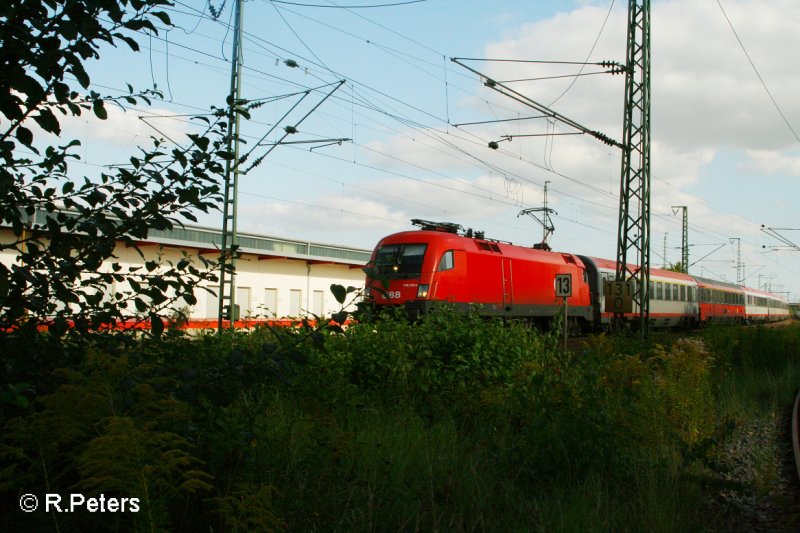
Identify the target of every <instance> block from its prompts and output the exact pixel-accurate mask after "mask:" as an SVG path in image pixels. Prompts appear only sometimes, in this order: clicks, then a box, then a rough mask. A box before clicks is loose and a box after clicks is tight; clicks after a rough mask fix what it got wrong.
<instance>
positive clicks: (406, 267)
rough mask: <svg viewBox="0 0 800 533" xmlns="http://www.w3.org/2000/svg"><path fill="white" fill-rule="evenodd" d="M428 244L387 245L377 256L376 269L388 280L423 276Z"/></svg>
mask: <svg viewBox="0 0 800 533" xmlns="http://www.w3.org/2000/svg"><path fill="white" fill-rule="evenodd" d="M427 246H428V245H427V244H387V245H384V246H381V247H380V248H379V249H378V253H377V254H376V255H375V269H376V270H377V271H378V274H379V275H380V276H383V277H385V278H387V279H412V278H418V277H419V276H420V275H421V274H422V261H423V259H425V250H426V248H427Z"/></svg>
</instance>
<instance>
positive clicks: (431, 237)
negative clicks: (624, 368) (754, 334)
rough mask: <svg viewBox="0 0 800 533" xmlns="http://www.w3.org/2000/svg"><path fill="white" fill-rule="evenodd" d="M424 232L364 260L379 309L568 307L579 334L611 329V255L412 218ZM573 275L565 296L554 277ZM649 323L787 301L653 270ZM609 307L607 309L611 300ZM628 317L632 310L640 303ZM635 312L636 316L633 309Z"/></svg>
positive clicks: (769, 309)
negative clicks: (530, 244)
mask: <svg viewBox="0 0 800 533" xmlns="http://www.w3.org/2000/svg"><path fill="white" fill-rule="evenodd" d="M412 223H413V224H414V225H416V226H419V228H420V229H418V230H412V231H403V232H400V233H395V234H393V235H389V236H387V237H385V238H383V239H381V241H380V242H379V243H378V244H377V246H376V247H375V250H374V251H373V253H372V257H371V260H370V269H368V270H370V272H369V273H368V276H367V280H366V285H365V295H366V299H367V301H368V302H370V303H371V304H372V305H373V306H375V307H376V308H377V309H380V308H385V307H390V306H394V307H397V306H402V307H404V308H405V310H406V311H407V312H408V315H409V316H410V317H412V318H414V317H418V316H420V315H422V314H424V313H426V312H428V311H430V310H431V309H432V308H433V307H435V306H437V305H441V304H449V305H451V306H453V307H455V308H456V309H460V310H464V311H467V310H471V309H474V310H476V311H477V312H478V313H479V314H481V315H486V316H497V317H508V318H520V319H526V320H529V321H531V322H537V323H542V324H547V323H549V322H550V321H551V320H552V319H553V318H554V317H555V316H557V315H559V314H560V313H564V311H565V310H566V316H567V317H568V320H569V321H570V327H571V328H572V329H573V330H576V331H578V330H579V331H596V330H602V329H605V328H607V327H608V326H609V325H610V323H611V321H612V319H613V317H614V313H613V312H611V311H608V310H607V306H606V297H607V296H606V291H607V290H608V289H607V288H608V287H611V286H612V284H611V282H612V281H613V280H614V279H615V276H616V261H610V260H608V259H601V258H597V257H589V256H585V255H576V254H570V253H561V252H555V251H552V250H550V249H549V247H548V246H546V245H544V246H542V245H536V246H534V247H524V246H518V245H514V244H511V243H508V242H502V241H498V240H493V239H488V238H486V237H485V235H484V234H483V233H482V232H473V231H472V230H465V229H464V228H463V227H462V226H460V225H459V224H454V223H448V222H431V221H426V220H418V219H415V220H412ZM565 278H566V279H567V280H568V281H569V287H568V289H569V297H568V298H566V302H565V301H564V298H562V297H561V296H559V294H563V293H564V291H563V289H564V287H562V288H561V290H559V287H557V281H559V280H564V279H565ZM649 294H650V313H649V316H650V325H651V326H652V327H659V328H668V327H696V326H700V325H706V324H709V323H724V322H740V323H750V322H758V321H777V320H783V319H785V318H788V317H789V306H788V303H787V301H786V299H785V298H782V297H780V296H777V295H774V294H770V293H768V292H764V291H761V290H757V289H751V288H748V287H744V286H739V285H736V284H733V283H728V282H725V281H718V280H713V279H708V278H703V277H698V276H692V275H689V274H684V273H681V272H674V271H670V270H663V269H658V268H651V269H650V282H649ZM612 307H613V306H612ZM632 311H633V312H631V313H627V316H629V317H633V316H638V311H637V310H636V309H633V310H632ZM634 313H635V315H634Z"/></svg>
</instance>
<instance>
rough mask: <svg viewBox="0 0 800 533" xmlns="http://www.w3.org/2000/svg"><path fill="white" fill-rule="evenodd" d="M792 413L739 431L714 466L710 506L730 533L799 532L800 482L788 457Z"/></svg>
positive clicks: (789, 456)
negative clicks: (716, 485)
mask: <svg viewBox="0 0 800 533" xmlns="http://www.w3.org/2000/svg"><path fill="white" fill-rule="evenodd" d="M790 419H791V408H789V409H788V410H787V411H786V412H784V413H775V414H774V415H773V416H771V417H768V418H764V419H760V420H757V421H756V422H753V423H752V424H751V425H749V426H747V427H738V428H736V429H735V430H734V432H733V433H732V434H731V435H730V436H729V437H728V439H727V440H726V443H725V445H724V447H723V453H721V457H720V459H719V460H718V462H717V464H716V465H715V470H716V471H717V473H718V476H719V479H718V481H719V486H720V488H719V490H718V491H717V493H716V495H715V496H716V498H715V502H714V507H715V508H716V510H717V511H718V512H719V513H720V514H721V515H722V516H723V517H724V520H723V522H722V524H721V527H720V531H724V532H730V533H745V532H746V533H761V532H764V533H767V532H769V533H784V532H785V533H789V532H793V533H796V532H800V483H799V482H798V475H797V469H796V467H795V463H794V456H793V454H792V444H791V442H792V438H791V424H790Z"/></svg>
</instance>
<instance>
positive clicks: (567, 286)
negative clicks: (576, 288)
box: [556, 274, 572, 298]
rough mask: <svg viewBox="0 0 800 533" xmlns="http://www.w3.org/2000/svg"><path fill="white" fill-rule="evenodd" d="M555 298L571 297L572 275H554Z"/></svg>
mask: <svg viewBox="0 0 800 533" xmlns="http://www.w3.org/2000/svg"><path fill="white" fill-rule="evenodd" d="M556 296H558V297H559V298H566V297H568V296H572V274H556Z"/></svg>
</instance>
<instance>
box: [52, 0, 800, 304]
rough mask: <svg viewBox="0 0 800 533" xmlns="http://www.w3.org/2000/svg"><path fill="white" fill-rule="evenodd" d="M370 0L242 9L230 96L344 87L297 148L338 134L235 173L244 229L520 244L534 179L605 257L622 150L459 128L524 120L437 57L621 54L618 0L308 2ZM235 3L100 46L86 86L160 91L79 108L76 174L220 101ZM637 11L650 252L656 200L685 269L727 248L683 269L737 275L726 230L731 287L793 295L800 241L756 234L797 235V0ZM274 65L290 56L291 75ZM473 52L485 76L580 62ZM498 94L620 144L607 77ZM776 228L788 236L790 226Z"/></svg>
mask: <svg viewBox="0 0 800 533" xmlns="http://www.w3.org/2000/svg"><path fill="white" fill-rule="evenodd" d="M382 3H391V2H382V1H380V0H372V1H368V0H349V1H345V0H334V1H331V0H308V1H304V0H299V1H298V2H296V4H306V5H294V4H290V3H288V2H287V3H280V2H270V1H268V0H251V1H247V2H245V3H244V19H245V22H244V31H245V39H244V63H245V69H244V72H243V97H245V98H249V99H257V98H270V97H276V96H280V95H285V94H289V93H296V92H298V91H305V90H307V89H310V88H315V87H320V86H323V85H327V84H330V83H334V82H336V81H338V80H345V82H346V83H345V85H344V86H343V87H342V88H341V89H339V90H338V91H337V92H336V93H335V94H334V95H333V96H332V97H331V98H330V99H329V100H327V101H326V102H325V103H324V104H322V105H321V106H320V107H319V109H318V110H317V111H315V112H314V113H313V114H312V115H311V116H310V117H309V118H308V119H307V120H306V121H305V122H303V123H302V124H301V125H300V126H299V127H298V129H299V133H298V134H296V135H293V136H291V137H290V139H291V140H297V141H300V140H303V141H305V140H313V139H326V138H350V139H352V141H347V142H344V143H342V145H341V146H339V145H332V146H324V147H322V146H320V147H318V148H314V149H313V150H309V148H311V147H312V146H314V145H307V144H296V145H291V146H280V147H278V148H276V149H275V150H274V151H273V152H272V153H271V154H270V155H269V156H268V157H267V159H266V160H265V161H264V163H263V164H262V165H261V166H260V167H258V168H256V169H254V170H253V171H252V172H250V173H249V174H247V175H245V176H243V177H242V179H241V182H240V197H239V201H240V203H239V228H240V231H249V232H256V233H261V234H267V235H273V236H285V237H291V238H294V239H308V240H312V241H321V242H326V243H332V244H341V245H346V246H355V247H361V248H371V247H372V246H373V245H374V244H375V243H376V242H377V240H378V239H379V238H380V237H382V236H384V235H386V234H388V233H392V232H395V231H401V230H404V229H409V228H410V223H409V220H410V219H411V218H423V219H432V220H444V221H451V222H458V223H460V224H462V225H464V226H467V227H472V228H475V229H482V230H485V231H486V234H487V236H490V237H494V238H497V239H501V240H509V241H513V242H516V243H519V244H531V243H532V242H535V241H536V240H538V238H539V237H540V235H541V230H540V228H538V227H537V226H536V225H535V223H534V222H533V221H532V220H531V219H530V218H524V217H522V218H518V217H517V214H518V212H519V211H520V209H522V208H525V207H538V206H541V204H542V187H543V185H544V183H545V182H546V181H547V182H549V184H548V187H549V205H550V207H552V208H554V209H555V210H556V211H557V212H558V215H557V216H554V217H553V220H554V223H555V227H556V231H555V233H554V235H553V237H552V238H551V244H552V245H553V247H554V248H555V249H558V250H564V251H570V252H575V253H582V254H589V255H596V256H601V257H614V254H615V247H616V216H617V208H618V198H617V194H618V191H619V175H620V161H619V154H618V153H617V152H616V151H615V150H614V149H613V148H609V147H608V146H606V145H603V144H602V143H599V142H597V141H595V140H593V139H591V138H589V137H587V136H576V135H559V136H552V137H525V136H526V135H535V134H541V133H548V132H556V133H571V132H572V130H570V129H569V128H568V127H566V126H564V125H563V124H560V123H555V124H552V123H548V122H547V121H546V120H543V119H526V120H514V121H508V122H501V123H495V124H481V125H468V126H457V125H458V124H463V123H469V122H479V121H489V120H496V119H512V118H515V119H522V118H525V117H530V116H531V115H532V114H533V113H532V111H531V110H530V109H527V108H525V107H523V106H521V105H520V104H518V103H516V102H514V101H512V100H510V99H508V98H506V97H504V96H502V95H498V94H497V93H495V92H493V91H490V90H489V89H487V88H485V87H483V86H482V84H481V83H480V80H479V79H478V77H477V76H475V75H473V74H471V73H470V72H469V71H467V70H466V69H464V68H462V67H460V66H459V65H457V64H455V63H452V62H451V61H450V58H451V57H466V58H496V59H524V60H550V61H575V62H582V61H585V60H587V58H588V60H589V61H590V62H597V61H602V60H613V61H618V62H624V60H625V36H626V27H625V24H626V15H627V2H620V1H617V2H613V3H612V2H611V1H610V0H608V1H606V0H603V1H599V0H598V1H588V0H586V1H531V0H527V1H508V0H507V1H488V0H487V1H484V0H480V1H479V0H468V1H456V0H427V1H424V2H416V3H411V4H406V5H397V6H392V7H375V8H365V9H356V8H341V7H338V8H323V7H313V6H319V5H329V6H333V5H338V6H357V5H361V6H364V5H375V4H382ZM223 4H224V6H223ZM233 4H234V2H233V0H227V1H226V2H222V0H216V1H214V2H212V5H213V6H214V8H215V11H217V10H220V9H221V11H220V16H219V17H218V19H216V20H214V18H213V17H212V16H211V15H210V10H209V7H208V3H207V2H203V1H200V0H181V2H176V4H175V7H174V8H172V9H170V15H171V16H172V18H173V22H174V23H175V25H176V28H173V29H171V30H169V31H166V30H163V31H161V32H160V34H159V35H158V36H153V37H152V38H150V37H149V36H147V35H141V36H140V37H139V38H138V41H139V43H140V44H141V46H142V51H141V52H140V53H138V54H133V53H131V52H129V51H128V50H126V49H124V48H120V49H116V50H114V49H104V50H103V51H102V58H101V59H100V60H99V61H98V62H96V63H95V64H93V65H91V68H90V73H91V75H92V81H93V82H94V83H95V84H96V85H95V87H93V88H94V89H95V90H97V91H98V92H101V93H103V94H115V93H116V91H117V90H120V89H124V87H125V84H126V83H131V84H132V85H133V86H135V87H137V88H140V89H144V88H149V87H152V86H153V83H154V82H155V83H156V84H157V86H158V88H159V89H161V90H163V91H164V93H165V98H164V100H163V101H155V102H154V104H153V107H152V108H149V109H148V108H144V107H142V108H136V109H129V110H128V111H127V112H125V113H122V112H117V111H114V112H113V113H112V114H111V117H110V120H109V121H107V122H106V123H98V122H96V121H94V120H92V119H91V118H90V117H82V119H81V120H75V121H72V122H70V124H69V125H68V126H67V129H66V134H67V135H73V136H75V137H77V138H79V139H81V141H82V142H83V144H84V147H85V148H84V149H83V153H82V155H83V156H84V157H85V161H86V163H90V164H89V165H80V166H76V167H75V170H76V171H78V172H82V173H86V174H92V173H96V172H97V167H95V166H93V165H96V164H109V163H121V162H124V161H125V160H126V159H127V157H128V156H129V155H130V154H131V153H132V151H133V150H134V149H135V147H136V146H137V145H138V144H143V143H144V142H145V141H146V140H147V137H148V136H149V135H157V133H156V132H155V131H154V130H152V129H150V128H148V127H147V125H146V124H145V123H144V122H143V121H141V120H139V119H138V116H140V115H142V116H147V115H151V116H152V115H160V117H159V118H154V119H151V120H150V122H152V123H153V124H156V125H158V128H159V129H160V130H161V131H162V132H164V133H166V134H168V135H170V137H172V138H175V139H179V137H180V136H181V135H184V134H185V133H186V132H188V131H190V130H191V126H189V125H188V124H186V122H185V121H184V120H183V119H182V118H178V117H175V116H174V115H180V114H185V113H192V112H202V111H203V110H208V109H209V108H210V107H211V106H222V105H224V98H225V95H226V93H227V91H228V87H229V71H230V63H229V59H230V56H231V40H232V32H231V30H230V27H229V26H228V24H229V21H230V16H231V10H232V7H233ZM652 6H653V8H652V36H653V43H652V76H653V77H652V117H653V125H652V139H653V149H652V165H653V180H652V194H653V195H652V212H653V220H652V237H651V238H652V244H653V254H652V263H653V264H658V265H661V264H662V263H663V262H664V261H665V259H664V257H663V255H664V235H665V234H666V243H667V246H666V250H667V254H666V261H667V262H676V261H678V260H679V259H680V251H679V250H678V249H677V247H678V246H679V245H680V235H681V227H680V217H678V216H675V215H673V213H672V209H671V207H672V206H673V205H687V206H688V207H689V224H690V229H689V240H690V243H692V244H693V246H692V248H691V251H690V264H691V263H693V262H694V261H696V260H698V259H700V258H701V257H703V256H704V255H706V254H707V253H709V252H712V251H713V250H714V249H715V248H717V247H719V246H721V245H724V246H722V247H721V248H719V249H718V250H717V251H716V252H714V253H712V254H711V255H710V256H709V257H708V258H707V259H705V260H703V261H701V262H698V263H696V264H694V265H692V266H691V268H690V272H691V273H693V274H698V275H705V276H709V277H717V278H724V279H727V280H729V281H735V280H736V265H735V259H736V245H735V244H731V243H730V240H729V239H730V238H733V237H739V238H740V239H741V246H742V249H741V253H742V258H743V261H744V263H745V274H746V275H747V276H748V277H747V280H746V284H747V285H749V286H757V285H759V283H760V284H761V285H765V284H767V283H771V288H772V290H773V291H788V292H790V293H791V298H792V299H793V300H800V252H783V251H775V250H773V249H772V248H773V247H774V246H776V245H778V244H779V243H778V242H777V241H776V240H775V239H772V238H770V237H769V236H767V235H766V234H764V233H763V232H762V231H761V225H762V224H765V225H766V226H768V227H774V228H800V221H798V216H797V212H798V210H797V199H798V192H800V186H798V177H800V141H799V140H798V138H797V135H796V133H795V132H797V131H800V100H798V98H797V96H796V95H797V94H800V76H799V75H798V74H799V73H798V70H800V31H798V28H800V3H798V2H796V0H758V1H741V0H720V1H719V2H717V1H715V0H709V1H707V2H697V1H696V0H672V1H666V0H665V1H658V0H654V1H653V3H652ZM723 10H724V13H723ZM726 15H727V19H726ZM728 20H729V21H730V23H731V24H732V25H733V27H734V28H735V30H736V32H737V34H738V36H739V38H740V39H741V42H742V43H743V44H744V48H745V50H746V51H747V54H748V55H749V57H750V59H749V60H748V56H747V55H745V52H744V51H743V49H742V46H741V45H740V44H739V42H738V41H737V38H736V36H735V35H734V32H733V31H732V29H731V25H730V24H729V23H728ZM289 59H291V60H293V61H294V62H296V63H297V64H298V65H299V67H298V68H290V67H288V66H287V65H286V64H285V61H286V60H289ZM750 61H752V65H751V62H750ZM469 64H470V65H471V66H473V67H474V68H476V69H477V70H479V71H481V72H484V73H486V74H489V75H491V76H492V77H493V78H494V79H500V80H515V79H527V78H538V77H545V76H567V75H573V74H576V73H577V72H578V71H579V70H580V69H581V67H580V66H579V65H541V64H521V63H493V62H483V61H476V62H470V63H469ZM753 65H755V68H756V69H757V70H758V73H759V75H760V76H761V79H759V77H758V76H757V75H756V73H755V71H754V68H753ZM598 70H599V69H598V68H597V67H595V66H592V65H589V66H586V67H584V68H583V72H584V73H589V72H596V71H598ZM573 81H574V83H573ZM762 81H763V83H762ZM764 85H766V87H767V88H768V90H769V94H768V92H767V90H766V89H765V88H764ZM513 87H514V88H515V89H516V90H518V91H520V92H521V93H523V94H525V95H527V96H528V97H530V98H532V99H534V100H536V101H538V102H541V103H543V104H545V105H551V104H552V108H553V109H555V110H556V111H558V112H559V113H561V114H562V115H565V116H567V117H569V118H571V119H573V120H575V121H577V122H579V123H581V124H583V125H585V126H587V127H589V128H591V129H596V130H600V131H602V132H604V133H606V134H607V135H609V136H611V137H612V138H615V139H621V130H622V104H623V78H622V76H610V75H605V74H603V75H587V76H583V77H580V78H577V80H575V78H570V77H563V78H556V79H552V80H547V81H535V82H514V83H513ZM323 95H324V92H323V91H315V92H311V93H310V95H309V96H308V97H307V98H306V99H305V100H304V101H303V102H302V103H301V104H300V105H299V106H298V108H297V109H296V110H295V111H294V112H293V113H292V114H290V115H289V117H288V118H287V119H286V120H284V121H283V122H281V123H280V124H279V127H278V128H277V130H278V131H282V127H283V126H284V125H294V124H295V123H296V121H297V120H298V119H299V118H300V117H301V116H302V115H303V114H305V113H306V112H307V111H308V110H309V109H310V108H311V107H312V106H313V105H316V103H317V102H318V101H319V100H320V99H321V98H322V96H323ZM773 100H774V103H773ZM296 101H297V97H292V98H285V99H280V100H277V101H276V102H274V103H270V104H267V105H265V106H264V107H262V108H261V109H259V110H258V111H257V112H256V113H254V115H253V118H252V120H251V121H250V122H249V123H247V124H245V125H244V126H243V133H244V135H245V136H246V137H247V138H249V139H251V142H252V141H254V140H255V139H257V138H259V137H261V136H262V135H263V134H264V133H265V132H266V131H267V130H268V129H269V128H270V127H272V125H274V124H275V122H276V121H278V119H279V118H280V117H281V116H282V115H283V114H284V113H285V112H286V111H288V110H289V108H290V107H291V106H292V105H294V103H295V102H296ZM776 104H777V106H776ZM781 113H782V115H783V116H782V115H781ZM787 122H788V125H787ZM790 127H791V128H793V129H794V131H792V129H791V128H790ZM504 135H506V136H507V135H510V136H512V140H511V141H504V142H501V143H500V149H499V150H497V151H494V150H490V149H489V148H488V146H487V144H488V142H489V141H497V140H500V139H501V138H502V136H504ZM275 136H276V135H273V136H272V137H271V138H270V140H274V139H275ZM256 153H258V152H256ZM220 219H221V216H219V215H216V214H215V215H214V216H211V217H207V218H204V219H203V220H202V223H203V224H204V225H208V226H219V225H220ZM783 233H784V234H785V235H787V236H788V237H789V238H790V239H793V240H794V241H795V242H797V243H800V231H784V232H783Z"/></svg>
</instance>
